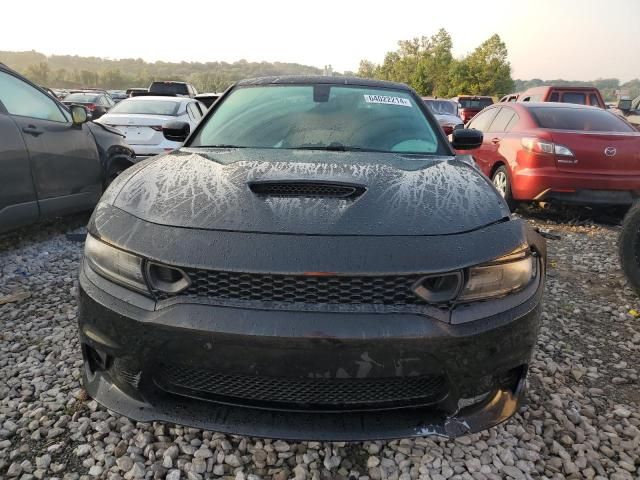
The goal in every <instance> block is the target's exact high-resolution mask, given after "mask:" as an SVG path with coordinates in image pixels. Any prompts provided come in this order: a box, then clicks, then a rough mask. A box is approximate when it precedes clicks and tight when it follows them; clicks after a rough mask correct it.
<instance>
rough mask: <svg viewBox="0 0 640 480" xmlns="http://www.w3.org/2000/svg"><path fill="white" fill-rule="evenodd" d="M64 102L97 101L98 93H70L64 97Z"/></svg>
mask: <svg viewBox="0 0 640 480" xmlns="http://www.w3.org/2000/svg"><path fill="white" fill-rule="evenodd" d="M64 101H65V102H85V103H87V102H97V101H98V95H96V94H94V93H72V94H70V95H67V96H66V97H64Z"/></svg>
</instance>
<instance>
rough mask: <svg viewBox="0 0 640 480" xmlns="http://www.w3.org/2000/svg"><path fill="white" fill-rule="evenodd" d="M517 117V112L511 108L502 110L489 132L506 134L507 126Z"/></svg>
mask: <svg viewBox="0 0 640 480" xmlns="http://www.w3.org/2000/svg"><path fill="white" fill-rule="evenodd" d="M514 115H515V112H514V111H513V110H511V109H510V108H501V109H500V111H499V112H498V114H497V115H496V116H495V118H494V119H493V122H491V125H489V129H488V130H487V131H488V132H496V133H499V132H504V131H505V129H506V128H507V125H508V124H509V122H510V121H511V118H512V117H513V116H514Z"/></svg>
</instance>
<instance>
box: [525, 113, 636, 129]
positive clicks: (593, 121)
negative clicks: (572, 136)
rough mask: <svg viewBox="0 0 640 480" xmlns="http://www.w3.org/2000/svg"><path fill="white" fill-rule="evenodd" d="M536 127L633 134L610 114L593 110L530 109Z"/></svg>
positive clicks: (624, 124)
mask: <svg viewBox="0 0 640 480" xmlns="http://www.w3.org/2000/svg"><path fill="white" fill-rule="evenodd" d="M530 111H531V114H532V115H533V117H534V119H535V120H536V123H537V124H538V126H540V127H542V128H550V129H554V130H575V131H586V132H633V131H634V129H633V128H632V127H631V126H629V125H628V124H627V123H626V122H624V121H623V120H621V119H620V118H619V117H617V116H616V115H614V114H613V113H611V112H607V111H606V110H602V109H595V108H562V107H558V108H531V109H530Z"/></svg>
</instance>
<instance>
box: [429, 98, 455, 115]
mask: <svg viewBox="0 0 640 480" xmlns="http://www.w3.org/2000/svg"><path fill="white" fill-rule="evenodd" d="M424 103H425V104H426V105H427V107H429V110H431V113H434V114H436V115H457V114H458V111H457V110H458V109H457V107H456V104H455V103H453V102H451V101H449V100H425V101H424Z"/></svg>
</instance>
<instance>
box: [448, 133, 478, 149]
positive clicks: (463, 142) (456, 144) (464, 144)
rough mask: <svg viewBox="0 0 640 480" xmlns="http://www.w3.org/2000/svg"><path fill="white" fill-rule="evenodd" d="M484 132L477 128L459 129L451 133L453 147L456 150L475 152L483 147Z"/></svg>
mask: <svg viewBox="0 0 640 480" xmlns="http://www.w3.org/2000/svg"><path fill="white" fill-rule="evenodd" d="M482 138H483V135H482V132H481V131H480V130H476V129H475V128H458V129H456V130H454V131H453V132H451V145H452V146H453V148H455V149H456V150H473V149H474V148H478V147H480V146H481V145H482Z"/></svg>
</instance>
